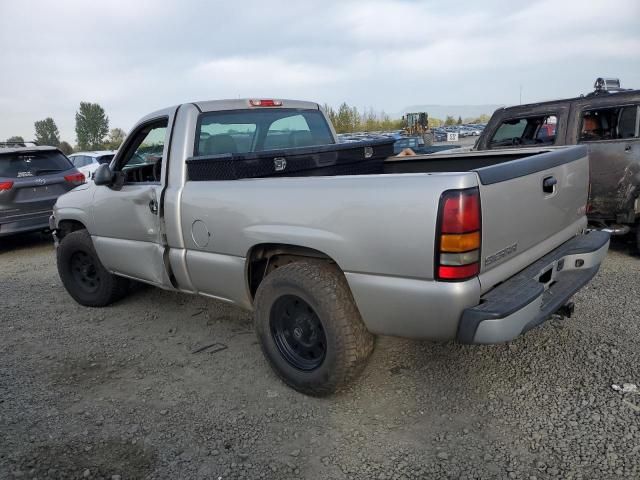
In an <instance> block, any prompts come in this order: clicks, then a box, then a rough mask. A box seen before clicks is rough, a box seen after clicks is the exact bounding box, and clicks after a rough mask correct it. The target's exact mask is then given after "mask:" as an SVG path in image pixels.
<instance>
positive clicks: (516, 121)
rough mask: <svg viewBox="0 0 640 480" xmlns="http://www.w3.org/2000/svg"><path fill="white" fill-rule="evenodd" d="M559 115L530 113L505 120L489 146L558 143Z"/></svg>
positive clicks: (533, 145)
mask: <svg viewBox="0 0 640 480" xmlns="http://www.w3.org/2000/svg"><path fill="white" fill-rule="evenodd" d="M557 131H558V116H557V115H556V114H551V113H549V114H541V115H529V116H526V117H519V118H510V119H506V120H503V121H502V123H501V124H500V126H499V127H498V129H497V130H496V131H495V133H494V134H493V136H492V137H491V140H489V145H488V146H489V148H511V147H536V146H538V147H539V146H545V145H546V146H549V145H554V144H555V143H556V132H557Z"/></svg>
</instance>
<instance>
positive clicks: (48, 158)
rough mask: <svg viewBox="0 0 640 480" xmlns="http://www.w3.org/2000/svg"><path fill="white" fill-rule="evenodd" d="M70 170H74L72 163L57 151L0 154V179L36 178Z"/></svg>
mask: <svg viewBox="0 0 640 480" xmlns="http://www.w3.org/2000/svg"><path fill="white" fill-rule="evenodd" d="M70 168H73V165H71V162H70V161H69V160H67V158H66V157H65V156H64V155H63V154H62V153H60V152H57V151H55V150H52V151H41V152H38V151H35V152H29V151H25V152H13V153H3V154H0V177H6V178H23V177H35V176H38V175H48V174H53V173H57V172H63V171H65V170H69V169H70Z"/></svg>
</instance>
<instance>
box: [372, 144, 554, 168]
mask: <svg viewBox="0 0 640 480" xmlns="http://www.w3.org/2000/svg"><path fill="white" fill-rule="evenodd" d="M550 151H551V149H548V148H547V149H509V150H501V151H482V152H477V151H467V152H460V153H434V154H427V155H416V156H409V157H390V158H387V159H386V161H385V163H384V172H383V173H437V172H468V171H471V170H478V169H483V168H486V167H492V166H495V165H500V164H502V163H506V162H512V161H514V160H523V159H526V158H529V157H532V156H534V155H539V154H541V153H547V152H550ZM539 158H540V157H538V158H536V159H535V161H536V162H538V161H539Z"/></svg>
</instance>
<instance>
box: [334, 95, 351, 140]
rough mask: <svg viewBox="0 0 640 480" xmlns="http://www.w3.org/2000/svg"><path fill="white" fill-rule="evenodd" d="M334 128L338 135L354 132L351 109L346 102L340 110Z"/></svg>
mask: <svg viewBox="0 0 640 480" xmlns="http://www.w3.org/2000/svg"><path fill="white" fill-rule="evenodd" d="M334 127H335V129H336V132H338V133H347V132H351V131H352V130H351V128H352V124H351V108H350V107H349V105H347V104H346V102H342V104H341V105H340V107H339V108H338V113H337V115H336V121H335V124H334Z"/></svg>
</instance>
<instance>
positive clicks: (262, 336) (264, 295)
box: [254, 261, 374, 395]
mask: <svg viewBox="0 0 640 480" xmlns="http://www.w3.org/2000/svg"><path fill="white" fill-rule="evenodd" d="M254 322H255V328H256V332H257V334H258V338H259V340H260V345H261V347H262V351H263V352H264V354H265V356H266V357H267V360H268V361H269V363H270V364H271V367H272V368H273V370H274V371H275V372H276V374H277V375H278V376H279V377H280V378H282V380H283V381H284V382H285V383H286V384H288V385H289V386H291V387H293V388H294V389H296V390H298V391H300V392H302V393H305V394H309V395H327V394H330V393H333V392H335V391H337V390H339V389H341V388H342V387H344V386H346V385H347V384H348V383H349V382H350V381H351V380H353V379H354V378H355V377H356V376H357V375H358V374H359V373H360V372H361V371H362V369H363V368H364V366H365V365H366V361H367V359H368V357H369V355H370V354H371V352H372V350H373V345H374V337H373V335H372V334H371V333H369V331H368V330H367V329H366V327H365V325H364V323H363V322H362V318H361V317H360V313H359V312H358V309H357V307H356V305H355V302H354V300H353V297H352V295H351V291H350V290H349V286H348V284H347V281H346V279H345V278H344V275H342V273H341V272H340V271H339V270H338V268H337V267H335V266H334V265H330V264H328V263H324V262H316V261H301V262H295V263H291V264H289V265H285V266H283V267H280V268H278V269H277V270H275V271H273V272H272V273H270V274H269V275H267V277H266V278H265V279H264V280H263V281H262V283H261V284H260V287H259V288H258V291H257V293H256V299H255V313H254Z"/></svg>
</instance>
